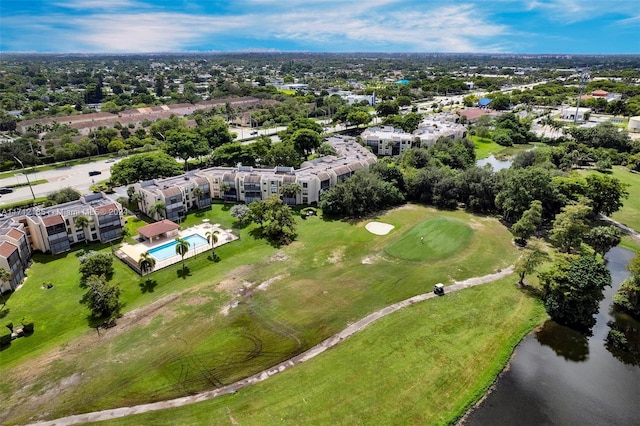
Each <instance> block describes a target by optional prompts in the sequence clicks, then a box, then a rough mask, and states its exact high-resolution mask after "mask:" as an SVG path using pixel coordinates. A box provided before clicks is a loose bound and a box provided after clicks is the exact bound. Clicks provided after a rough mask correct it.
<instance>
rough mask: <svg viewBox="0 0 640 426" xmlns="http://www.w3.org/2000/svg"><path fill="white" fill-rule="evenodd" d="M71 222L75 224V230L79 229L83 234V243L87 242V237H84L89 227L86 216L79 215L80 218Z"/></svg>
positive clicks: (77, 217)
mask: <svg viewBox="0 0 640 426" xmlns="http://www.w3.org/2000/svg"><path fill="white" fill-rule="evenodd" d="M73 222H74V223H75V224H76V227H77V228H81V229H82V232H83V234H85V240H84V241H85V243H86V242H87V238H86V237H87V236H86V229H87V227H88V226H89V219H88V218H87V217H86V216H83V215H80V216H76V218H75V219H74V220H73Z"/></svg>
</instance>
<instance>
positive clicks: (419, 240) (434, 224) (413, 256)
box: [385, 219, 473, 261]
mask: <svg viewBox="0 0 640 426" xmlns="http://www.w3.org/2000/svg"><path fill="white" fill-rule="evenodd" d="M472 234H473V230H472V229H471V228H470V227H469V226H467V225H466V224H465V223H462V222H458V221H453V220H447V219H431V220H426V221H424V222H422V223H419V224H418V225H416V226H414V227H413V228H411V229H410V230H409V231H407V232H406V233H405V234H404V235H403V236H402V237H401V238H400V239H399V240H397V241H395V242H394V243H393V244H391V245H390V246H388V247H387V248H386V250H385V251H386V252H387V254H389V255H390V256H394V257H397V258H400V259H405V260H411V261H417V260H422V261H424V260H438V259H442V258H445V257H447V256H451V255H453V254H454V253H456V252H457V251H458V250H460V249H462V248H464V247H465V246H466V245H467V244H468V243H469V240H470V239H471V235H472Z"/></svg>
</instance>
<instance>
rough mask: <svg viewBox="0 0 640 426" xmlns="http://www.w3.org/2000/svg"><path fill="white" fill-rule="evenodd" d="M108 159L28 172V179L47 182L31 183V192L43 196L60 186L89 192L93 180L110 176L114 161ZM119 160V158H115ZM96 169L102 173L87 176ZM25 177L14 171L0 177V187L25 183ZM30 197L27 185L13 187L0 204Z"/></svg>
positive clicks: (60, 187)
mask: <svg viewBox="0 0 640 426" xmlns="http://www.w3.org/2000/svg"><path fill="white" fill-rule="evenodd" d="M107 161H108V160H99V161H95V162H92V163H87V164H78V165H75V166H66V167H59V168H57V169H54V170H46V171H43V172H36V173H29V181H30V182H33V181H36V180H41V179H46V180H47V181H48V182H47V183H43V184H40V185H33V186H32V188H33V193H34V194H35V196H36V197H44V196H46V195H47V194H49V193H51V192H53V191H57V190H59V189H62V188H66V187H71V188H74V189H77V190H78V191H80V192H81V193H82V194H86V193H89V192H91V191H90V189H89V188H90V187H91V185H92V184H93V181H94V180H95V181H96V182H98V181H102V180H105V179H109V178H110V177H111V166H112V165H113V164H115V162H110V163H107ZM116 161H119V160H116ZM93 170H97V171H99V172H101V173H102V174H100V175H97V176H93V177H92V176H89V172H90V171H93ZM26 181H27V180H26V177H25V175H24V174H22V173H20V172H16V174H15V175H14V176H13V177H10V178H5V179H0V187H4V186H7V185H15V184H17V183H25V182H26ZM30 198H31V191H30V190H29V187H28V186H23V187H20V188H15V189H14V191H13V192H12V193H11V194H4V195H2V198H0V204H6V203H12V202H15V201H22V200H28V199H30Z"/></svg>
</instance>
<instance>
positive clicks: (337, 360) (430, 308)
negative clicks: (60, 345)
mask: <svg viewBox="0 0 640 426" xmlns="http://www.w3.org/2000/svg"><path fill="white" fill-rule="evenodd" d="M515 280H516V278H515V277H514V276H511V277H508V278H505V279H503V280H501V281H497V282H495V283H491V284H487V285H484V286H480V287H475V288H471V289H467V290H464V291H461V292H458V293H450V294H447V295H446V296H445V297H441V298H438V299H431V300H429V301H426V302H423V303H420V304H417V305H414V306H412V307H410V308H406V309H404V310H401V311H399V312H396V313H394V314H392V315H390V316H388V317H385V318H383V319H381V320H379V321H378V322H376V323H374V324H373V325H371V326H370V327H369V328H367V329H365V330H363V331H362V332H360V333H358V334H356V335H354V336H352V337H351V338H349V339H348V340H346V341H345V342H343V343H342V344H341V345H339V346H337V347H336V348H334V349H331V350H330V351H328V352H325V353H324V354H322V355H320V356H318V357H317V358H315V359H313V360H311V361H309V362H307V363H304V364H301V365H299V366H297V367H295V368H293V369H292V370H289V371H286V372H284V373H282V374H280V375H277V376H275V377H272V378H270V379H268V380H267V381H265V382H262V383H259V384H257V385H254V386H251V387H248V388H245V389H243V390H241V391H239V392H238V393H237V394H235V395H229V396H225V397H221V398H219V399H214V400H211V401H207V402H203V403H198V404H194V405H190V406H186V407H181V408H176V409H171V410H165V411H158V412H153V413H149V414H146V415H138V416H132V417H129V418H123V419H119V420H114V421H110V422H107V423H108V424H116V425H134V424H136V425H137V424H154V425H176V424H184V425H191V424H229V423H233V424H236V422H237V424H243V425H244V424H250V425H264V424H276V423H278V424H428V425H439V424H450V423H451V422H452V421H453V420H455V419H456V418H458V417H459V416H461V415H462V414H463V413H464V412H465V410H466V409H467V408H468V407H469V406H470V405H471V404H473V403H474V402H475V401H476V400H477V399H478V398H479V397H480V396H481V395H483V393H484V392H485V390H486V389H487V388H488V387H489V386H490V385H491V383H492V382H493V380H494V379H495V377H496V375H497V374H498V373H499V372H500V371H501V369H502V367H503V366H504V364H505V362H506V361H507V360H508V358H509V356H510V355H511V352H512V349H513V347H514V346H515V345H516V344H517V343H518V342H519V341H520V339H521V338H522V336H523V335H524V334H526V333H527V332H528V331H529V330H531V329H532V328H533V327H535V326H536V325H537V324H539V323H540V322H542V321H543V320H544V319H545V317H546V313H545V311H544V308H543V307H542V305H541V303H539V302H538V301H537V300H534V299H532V298H531V297H530V296H528V295H526V294H525V293H524V292H522V291H520V290H518V289H517V288H516V286H515V285H514V281H515Z"/></svg>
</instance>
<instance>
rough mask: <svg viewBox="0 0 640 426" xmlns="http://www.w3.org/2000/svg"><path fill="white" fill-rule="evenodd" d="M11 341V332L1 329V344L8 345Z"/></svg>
mask: <svg viewBox="0 0 640 426" xmlns="http://www.w3.org/2000/svg"><path fill="white" fill-rule="evenodd" d="M9 343H11V332H10V331H0V346H6V345H8V344H9Z"/></svg>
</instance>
